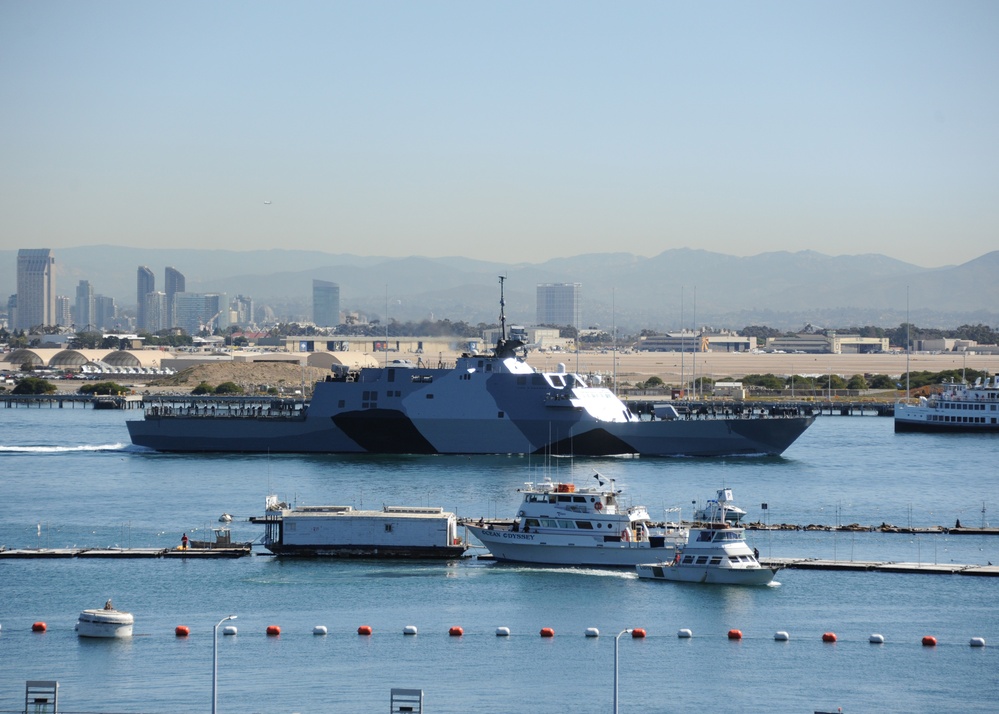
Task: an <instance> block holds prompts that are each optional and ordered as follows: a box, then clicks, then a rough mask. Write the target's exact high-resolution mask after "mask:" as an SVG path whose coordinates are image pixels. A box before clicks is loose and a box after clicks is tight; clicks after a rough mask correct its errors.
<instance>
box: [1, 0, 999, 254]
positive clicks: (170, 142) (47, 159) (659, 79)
mask: <svg viewBox="0 0 999 714" xmlns="http://www.w3.org/2000/svg"><path fill="white" fill-rule="evenodd" d="M180 7H182V8H184V11H183V12H177V11H176V8H175V7H174V6H165V5H157V4H134V3H126V2H121V1H116V0H112V1H110V2H107V3H101V4H97V5H93V4H87V3H84V4H72V3H70V4H66V5H64V6H60V9H59V12H52V10H51V8H50V7H48V6H46V5H45V4H38V3H30V2H24V1H22V0H12V1H11V2H7V3H3V4H2V5H0V53H2V54H0V57H2V59H3V60H4V61H2V62H0V91H3V93H4V97H5V99H6V101H5V111H4V113H3V116H2V117H0V127H2V129H3V131H0V151H2V152H3V154H4V156H5V161H4V162H3V165H2V166H0V185H2V188H3V190H2V191H0V215H3V216H4V220H3V227H4V230H3V232H2V234H3V236H4V238H2V239H0V241H4V242H6V245H4V244H0V247H8V248H13V247H15V245H18V246H24V245H27V246H48V247H51V248H53V249H56V250H58V249H60V248H65V247H69V246H80V245H96V244H111V245H122V246H151V245H160V246H174V247H179V248H188V247H199V248H203V247H214V248H226V249H231V250H249V249H266V248H274V247H283V248H296V249H303V250H307V249H321V250H337V249H340V250H344V251H350V252H354V253H361V254H366V255H384V256H396V257H398V256H410V255H426V256H431V257H441V256H466V257H469V258H473V259H479V260H494V261H505V262H511V263H517V262H523V261H531V262H541V261H544V260H547V259H551V258H555V257H558V256H562V255H579V254H585V253H599V252H607V251H611V250H621V249H624V250H627V251H629V252H632V253H635V254H636V255H640V256H654V255H658V254H659V253H661V252H663V251H665V250H668V249H671V248H682V247H689V248H694V249H705V250H709V251H714V252H719V253H725V254H731V255H737V256H751V255H758V254H762V253H767V252H772V251H791V252H795V251H801V250H819V251H822V252H826V253H829V254H833V255H856V254H865V253H876V254H883V255H886V256H890V257H893V258H896V259H899V260H905V261H908V262H912V263H914V264H917V265H920V266H923V267H934V266H941V265H953V264H960V263H962V262H965V261H967V260H970V259H972V258H974V257H977V256H979V255H982V254H985V253H987V252H988V251H989V250H991V248H992V245H993V244H994V242H995V237H994V236H995V232H996V227H997V225H999V204H997V203H996V202H995V201H994V199H993V197H994V196H995V195H996V194H997V192H999V176H997V175H996V172H995V171H994V169H993V167H994V166H995V165H996V164H997V163H999V144H997V142H996V141H995V129H994V118H995V116H997V114H999V96H997V94H996V92H994V90H993V84H994V79H993V78H994V77H995V76H996V74H997V69H999V51H997V49H996V43H995V42H994V38H995V36H996V35H997V34H999V6H996V5H995V4H992V3H982V2H972V1H970V0H958V1H956V2H953V3H946V4H944V3H933V2H920V1H915V2H900V1H892V0H885V1H883V2H879V3H875V4H870V3H862V2H859V1H847V2H842V3H836V4H834V5H828V4H815V3H812V4H808V3H804V4H802V3H788V2H756V3H749V4H746V3H737V2H721V3H715V4H711V5H691V4H687V3H679V2H641V1H640V2H636V3H632V4H629V5H628V6H627V7H620V6H615V5H607V4H600V3H588V2H581V3H566V2H551V3H545V4H541V5H537V4H527V3H511V4H506V5H503V6H489V5H482V4H478V5H475V4H473V5H469V4H467V3H459V2H432V3H421V4H415V5H391V6H384V5H367V4H360V3H355V4H328V3H318V2H308V1H304V0H303V1H298V2H291V3H287V4H277V5H275V4H273V3H265V2H260V1H258V0H249V1H248V2H243V3H239V4H235V3H229V2H221V3H218V4H215V5H207V6H206V5H203V4H197V3H181V5H180ZM234 17H238V18H239V22H238V27H237V25H234V24H233V22H232V19H233V18H234ZM331 38H333V41H330V40H331ZM178 42H181V43H182V46H183V52H182V53H178V52H177V47H178V44H177V43H178ZM123 56H127V57H128V58H129V61H128V62H121V57H123ZM167 58H169V60H167ZM220 88H224V89H221V90H220ZM67 106H71V107H72V108H73V110H72V111H65V108H66V107H67ZM11 241H16V244H15V245H11V244H10V242H11Z"/></svg>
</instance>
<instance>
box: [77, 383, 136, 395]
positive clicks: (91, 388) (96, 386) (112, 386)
mask: <svg viewBox="0 0 999 714" xmlns="http://www.w3.org/2000/svg"><path fill="white" fill-rule="evenodd" d="M128 391H129V390H128V388H127V387H123V386H121V385H120V384H118V383H117V382H94V383H93V384H84V385H83V386H82V387H80V389H79V392H80V394H125V393H127V392H128Z"/></svg>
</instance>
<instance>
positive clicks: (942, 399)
mask: <svg viewBox="0 0 999 714" xmlns="http://www.w3.org/2000/svg"><path fill="white" fill-rule="evenodd" d="M895 431H896V432H904V431H936V432H941V431H951V432H986V433H992V434H999V376H994V377H985V379H984V380H983V379H982V378H981V377H979V378H978V379H976V380H975V383H974V384H973V385H971V384H957V383H954V382H951V383H948V384H944V385H943V387H942V389H941V391H940V392H939V393H937V394H931V395H930V396H928V397H920V398H919V401H918V402H907V401H900V402H898V403H896V404H895Z"/></svg>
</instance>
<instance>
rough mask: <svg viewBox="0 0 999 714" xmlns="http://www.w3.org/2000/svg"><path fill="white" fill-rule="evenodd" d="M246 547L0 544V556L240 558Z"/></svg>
mask: <svg viewBox="0 0 999 714" xmlns="http://www.w3.org/2000/svg"><path fill="white" fill-rule="evenodd" d="M250 554H251V550H250V549H249V548H188V549H187V550H181V549H180V548H13V549H9V550H8V549H5V548H0V560H17V559H25V558H112V559H127V558H147V559H148V558H185V559H186V558H193V559H202V558H240V557H242V556H244V555H250Z"/></svg>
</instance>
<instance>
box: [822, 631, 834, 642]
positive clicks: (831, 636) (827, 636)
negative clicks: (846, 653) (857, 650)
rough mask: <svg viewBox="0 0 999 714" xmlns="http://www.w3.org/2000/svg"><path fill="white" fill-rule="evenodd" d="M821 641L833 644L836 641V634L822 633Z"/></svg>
mask: <svg viewBox="0 0 999 714" xmlns="http://www.w3.org/2000/svg"><path fill="white" fill-rule="evenodd" d="M822 641H823V642H835V641H836V633H835V632H823V633H822Z"/></svg>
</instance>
